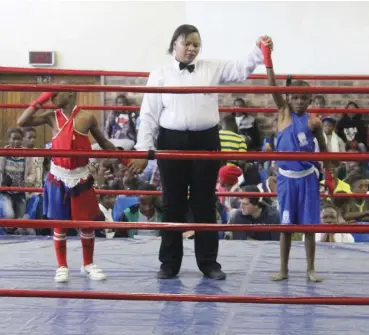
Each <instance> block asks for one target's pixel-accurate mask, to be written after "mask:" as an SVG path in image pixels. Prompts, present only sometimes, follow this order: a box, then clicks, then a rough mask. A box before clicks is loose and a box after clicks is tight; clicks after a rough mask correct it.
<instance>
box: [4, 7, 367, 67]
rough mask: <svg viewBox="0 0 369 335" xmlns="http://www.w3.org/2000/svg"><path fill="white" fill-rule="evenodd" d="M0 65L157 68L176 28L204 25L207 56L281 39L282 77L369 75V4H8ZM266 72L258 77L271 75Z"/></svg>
mask: <svg viewBox="0 0 369 335" xmlns="http://www.w3.org/2000/svg"><path fill="white" fill-rule="evenodd" d="M0 5H1V11H0V31H1V32H2V33H1V43H0V65H1V66H28V51H29V50H36V51H37V50H40V51H43V50H55V51H56V52H57V55H58V60H57V67H58V68H74V69H107V70H131V71H150V70H151V69H153V68H155V67H157V66H158V65H161V64H162V63H163V62H165V61H167V60H168V59H169V56H167V55H166V49H167V47H168V43H169V40H170V38H171V35H172V33H173V31H174V29H175V28H176V27H177V26H178V25H180V24H182V23H191V24H194V25H196V26H197V27H198V28H199V30H200V32H201V35H202V39H203V50H202V54H201V57H203V58H220V59H235V58H240V57H242V56H243V55H246V54H247V53H248V52H249V50H250V49H251V48H252V46H253V43H254V41H255V39H256V37H257V36H258V35H260V34H269V35H271V36H272V37H273V39H274V41H275V52H274V63H275V68H276V72H278V73H315V74H325V73H328V74H329V73H330V74H340V73H342V74H349V73H352V74H367V73H369V68H368V67H369V66H368V64H369V62H368V58H369V44H368V43H367V41H368V36H369V19H368V18H369V2H264V1H260V2H230V1H227V2H203V1H199V2H197V1H192V2H191V1H187V2H185V1H179V2H178V1H176V2H156V1H155V2H154V1H150V2H143V1H86V0H85V1H57V0H45V1H40V0H34V1H26V0H10V1H9V0H6V1H5V0H1V1H0ZM263 72H264V69H263V68H262V67H260V68H259V69H258V70H257V73H263Z"/></svg>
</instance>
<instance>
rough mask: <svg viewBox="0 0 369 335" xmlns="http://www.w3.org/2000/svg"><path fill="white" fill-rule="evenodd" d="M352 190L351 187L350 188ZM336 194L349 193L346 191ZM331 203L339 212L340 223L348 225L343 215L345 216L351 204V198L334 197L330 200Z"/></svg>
mask: <svg viewBox="0 0 369 335" xmlns="http://www.w3.org/2000/svg"><path fill="white" fill-rule="evenodd" d="M350 189H351V186H350ZM335 193H336V194H338V193H343V194H344V193H347V192H344V191H338V192H335ZM329 202H331V203H332V205H333V206H334V207H335V208H336V210H337V212H338V222H339V223H346V221H345V219H344V218H343V214H344V210H345V208H346V206H347V204H348V203H349V202H350V198H336V197H333V198H332V199H330V200H329Z"/></svg>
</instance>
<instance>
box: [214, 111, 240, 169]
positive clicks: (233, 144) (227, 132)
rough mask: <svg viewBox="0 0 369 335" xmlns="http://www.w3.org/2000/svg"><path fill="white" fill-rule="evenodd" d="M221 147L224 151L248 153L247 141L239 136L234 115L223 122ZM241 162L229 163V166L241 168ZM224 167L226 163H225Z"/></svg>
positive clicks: (226, 117)
mask: <svg viewBox="0 0 369 335" xmlns="http://www.w3.org/2000/svg"><path fill="white" fill-rule="evenodd" d="M219 138H220V147H221V150H222V151H228V152H246V151H247V145H246V142H245V139H244V138H243V137H242V136H241V135H239V134H238V129H237V124H236V119H235V117H234V116H233V115H227V116H225V117H224V118H223V119H222V121H221V129H220V130H219ZM240 163H241V162H240V161H228V162H227V164H233V165H238V166H240V165H241V164H240ZM223 165H224V163H223Z"/></svg>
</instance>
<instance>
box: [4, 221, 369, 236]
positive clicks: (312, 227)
mask: <svg viewBox="0 0 369 335" xmlns="http://www.w3.org/2000/svg"><path fill="white" fill-rule="evenodd" d="M0 226H3V227H16V228H93V229H102V228H104V229H150V230H161V229H166V230H180V231H187V230H196V231H253V232H259V231H267V232H283V233H369V225H364V224H362V225H361V224H338V225H337V224H309V225H279V224H278V225H277V224H275V225H273V224H271V225H267V224H242V225H241V224H214V223H191V224H189V223H164V222H160V223H159V222H153V223H147V222H124V223H122V222H107V221H74V220H71V221H65V220H31V219H0Z"/></svg>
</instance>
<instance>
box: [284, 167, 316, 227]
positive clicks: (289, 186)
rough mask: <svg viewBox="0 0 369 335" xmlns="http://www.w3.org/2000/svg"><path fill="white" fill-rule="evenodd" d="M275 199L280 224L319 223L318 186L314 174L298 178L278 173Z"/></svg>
mask: <svg viewBox="0 0 369 335" xmlns="http://www.w3.org/2000/svg"><path fill="white" fill-rule="evenodd" d="M277 199H278V205H279V213H280V218H281V224H318V223H320V185H319V179H318V176H317V174H316V173H315V172H312V173H310V174H309V175H307V176H303V177H299V178H292V177H287V176H285V175H282V174H281V173H278V175H277Z"/></svg>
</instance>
